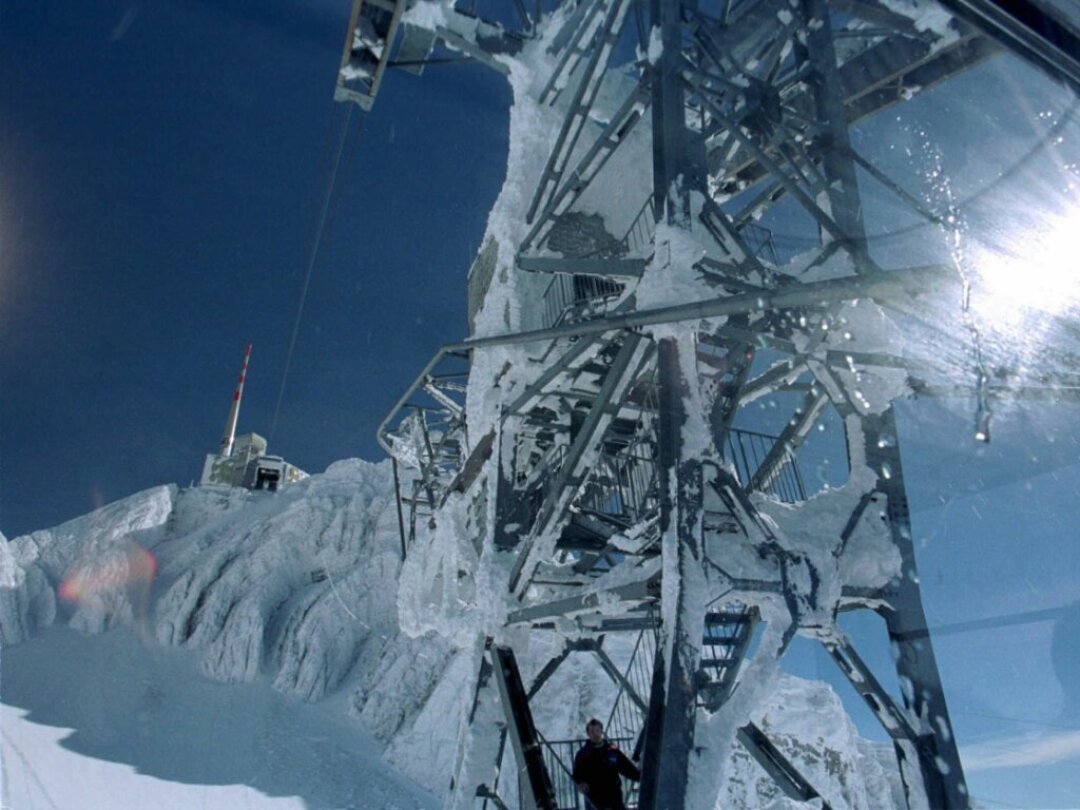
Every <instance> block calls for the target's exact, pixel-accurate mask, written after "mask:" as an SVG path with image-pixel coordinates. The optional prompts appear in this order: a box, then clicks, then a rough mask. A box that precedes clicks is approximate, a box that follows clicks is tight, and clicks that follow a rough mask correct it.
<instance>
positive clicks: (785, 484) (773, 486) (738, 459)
mask: <svg viewBox="0 0 1080 810" xmlns="http://www.w3.org/2000/svg"><path fill="white" fill-rule="evenodd" d="M776 442H777V437H776V436H770V435H768V434H766V433H757V432H755V431H752V430H740V429H735V428H732V429H731V430H729V431H728V436H727V441H726V442H725V447H724V455H725V456H726V457H727V459H728V460H729V461H730V462H731V463H732V464H734V465H735V472H736V474H737V475H738V478H739V482H740V483H741V484H742V485H743V486H748V485H749V484H750V481H751V480H752V479H753V477H754V473H756V472H757V471H758V468H759V467H761V463H762V462H763V461H764V460H765V457H766V456H767V455H768V454H769V451H770V450H772V448H773V446H774V445H775V444H776ZM765 492H767V493H769V494H770V495H774V496H775V497H777V498H779V499H780V500H781V501H784V502H785V503H798V502H799V501H805V500H806V488H805V487H804V486H803V480H802V476H801V475H800V474H799V466H798V464H797V463H796V460H795V454H794V453H792V452H791V451H790V450H788V451H785V452H784V460H783V461H782V462H781V464H780V468H779V470H778V472H777V473H776V475H775V476H773V479H772V482H771V483H770V484H769V485H768V486H767V487H766V488H765Z"/></svg>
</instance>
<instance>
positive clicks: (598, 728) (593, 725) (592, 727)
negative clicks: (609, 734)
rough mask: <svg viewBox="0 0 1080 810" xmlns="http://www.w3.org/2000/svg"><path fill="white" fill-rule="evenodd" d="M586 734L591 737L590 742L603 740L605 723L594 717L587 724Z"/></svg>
mask: <svg viewBox="0 0 1080 810" xmlns="http://www.w3.org/2000/svg"><path fill="white" fill-rule="evenodd" d="M585 736H586V737H588V738H589V742H594V743H598V742H603V741H604V724H603V723H601V722H600V721H599V720H597V719H596V718H595V717H594V718H593V719H592V720H590V721H589V722H588V723H586V724H585Z"/></svg>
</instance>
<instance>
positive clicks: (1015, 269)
mask: <svg viewBox="0 0 1080 810" xmlns="http://www.w3.org/2000/svg"><path fill="white" fill-rule="evenodd" d="M1006 240H1007V241H1005V243H1004V244H1002V245H1001V246H1000V247H996V248H993V249H991V248H986V249H984V250H981V251H979V252H978V254H977V255H976V257H975V262H974V270H975V274H976V277H975V279H973V282H974V283H973V288H974V289H973V294H972V307H974V308H975V309H976V310H978V311H981V312H982V313H983V314H984V315H986V316H988V317H990V318H992V319H994V320H996V321H999V322H1004V323H1005V324H1009V325H1017V324H1019V323H1020V322H1021V321H1023V319H1024V318H1025V316H1026V315H1027V314H1029V313H1031V312H1042V313H1046V314H1051V315H1060V314H1063V313H1065V312H1067V311H1068V310H1070V309H1072V308H1074V307H1076V306H1077V305H1080V209H1074V210H1071V211H1070V212H1069V213H1068V214H1067V215H1064V216H1063V215H1051V216H1049V217H1047V218H1045V219H1044V220H1042V222H1040V223H1038V224H1037V225H1034V226H1032V227H1026V228H1021V229H1018V230H1017V231H1015V232H1013V233H1012V234H1009V235H1008V236H1007V237H1006Z"/></svg>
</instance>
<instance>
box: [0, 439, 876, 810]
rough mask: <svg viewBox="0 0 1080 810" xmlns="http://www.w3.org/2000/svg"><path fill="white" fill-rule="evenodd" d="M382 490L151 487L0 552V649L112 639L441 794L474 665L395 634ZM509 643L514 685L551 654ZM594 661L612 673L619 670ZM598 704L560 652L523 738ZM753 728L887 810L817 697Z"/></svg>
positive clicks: (758, 779) (843, 799) (734, 785)
mask: <svg viewBox="0 0 1080 810" xmlns="http://www.w3.org/2000/svg"><path fill="white" fill-rule="evenodd" d="M392 492H393V489H392V485H391V479H390V471H389V467H388V465H387V464H385V463H384V464H379V465H373V464H368V463H366V462H362V461H357V460H350V461H343V462H339V463H337V464H335V465H333V466H332V467H330V469H328V470H327V471H326V472H325V473H323V474H321V475H315V476H312V477H311V478H310V479H308V480H306V481H304V482H302V483H300V484H297V485H294V486H292V487H289V488H287V489H285V490H282V491H281V492H280V493H277V494H275V495H271V494H267V493H252V492H248V491H246V490H241V489H229V488H218V487H203V488H197V489H188V490H179V489H177V488H176V487H172V486H166V487H157V488H154V489H150V490H146V491H145V492H141V493H138V494H136V495H133V496H131V497H129V498H126V499H124V500H121V501H118V502H116V503H114V504H110V505H108V506H106V507H103V508H101V509H99V510H97V511H95V512H92V513H90V514H89V515H86V516H83V517H81V518H77V519H75V520H72V521H70V522H68V523H65V524H63V525H61V526H58V527H56V528H54V529H49V530H46V531H38V532H34V533H32V534H29V535H24V536H22V537H17V538H15V539H13V540H11V541H2V540H0V633H2V639H3V643H4V644H5V646H10V645H14V644H16V643H18V642H20V641H23V640H26V639H28V638H29V637H31V636H32V635H33V634H34V633H35V632H36V631H38V630H40V629H42V628H44V627H46V626H47V625H49V624H52V623H54V622H63V623H67V624H69V625H71V626H72V627H74V628H75V629H77V630H79V631H80V632H83V633H86V634H96V633H101V632H104V631H106V630H108V629H109V628H112V627H114V626H117V625H126V626H131V627H134V628H135V629H136V630H137V631H138V632H139V633H140V634H141V635H142V636H143V638H144V640H146V641H147V642H148V643H153V642H155V641H156V643H160V644H165V645H172V646H178V647H182V648H186V649H189V650H191V651H192V653H193V654H195V655H197V656H199V657H200V662H201V667H202V670H203V672H204V673H205V674H206V675H208V676H210V677H212V678H215V679H218V680H222V681H232V682H243V681H252V680H254V679H255V678H256V677H260V676H262V677H267V676H268V677H270V678H271V679H272V682H273V684H274V686H275V688H277V689H278V690H279V691H281V692H283V693H285V694H289V695H292V696H295V697H297V698H300V699H303V700H307V701H316V700H320V699H322V698H327V697H330V696H334V695H337V696H340V697H342V698H344V701H343V704H344V705H345V706H346V707H347V710H348V711H349V712H350V714H351V715H352V716H353V717H354V718H355V719H356V720H357V721H359V722H361V723H363V724H364V726H366V727H367V728H368V729H369V730H370V731H372V732H373V733H374V734H375V735H376V736H378V737H379V738H380V739H381V740H382V741H384V742H385V743H386V744H387V748H386V756H387V758H388V759H389V760H390V761H391V762H392V763H393V764H394V765H395V766H397V767H398V768H399V769H400V770H402V771H403V772H404V773H405V774H406V775H408V776H410V777H411V778H412V779H414V780H415V781H416V782H418V783H420V784H421V785H423V786H425V787H427V788H429V789H430V790H432V791H434V792H435V793H436V794H437V795H446V793H447V792H448V790H449V785H450V776H451V774H452V773H453V772H454V767H455V756H456V752H457V749H458V741H459V736H460V733H461V730H462V728H463V726H464V723H465V719H466V713H467V711H468V709H469V707H470V706H471V702H472V690H473V687H474V683H475V678H476V667H477V666H478V662H479V653H480V651H479V649H477V648H476V647H475V645H464V646H460V647H459V646H455V644H454V643H453V641H452V640H450V639H448V638H447V637H446V636H440V635H436V634H427V635H421V636H419V637H415V638H414V637H410V636H409V635H407V634H406V633H404V632H402V630H401V629H400V623H399V619H398V597H399V594H398V589H399V577H400V574H401V563H400V560H399V558H398V549H399V539H398V531H397V525H396V520H397V517H396V514H395V508H394V504H393V500H392ZM517 641H518V642H519V643H516V644H515V646H516V647H517V649H518V651H519V663H520V665H521V668H522V672H523V675H524V676H525V678H526V680H531V678H532V677H534V676H535V675H536V673H537V672H538V671H539V669H540V668H541V667H542V666H543V664H544V663H545V662H546V661H547V660H548V659H549V658H550V657H551V656H552V655H554V654H555V653H557V652H558V650H559V649H561V645H562V644H563V643H564V640H563V639H562V638H561V637H560V636H559V635H558V634H557V633H553V632H546V633H540V632H534V633H533V634H532V635H531V636H529V637H527V638H521V639H518V640H517ZM613 643H614V642H613ZM609 652H610V654H611V656H612V658H613V659H614V660H615V661H616V662H617V663H618V664H619V665H620V666H622V665H623V662H624V659H625V658H627V657H628V655H629V651H628V650H621V649H619V647H618V646H617V645H616V646H614V647H611V648H609ZM615 690H616V688H615V686H614V684H613V683H612V682H611V681H610V680H609V679H608V678H607V677H606V676H605V675H603V673H602V672H600V671H599V670H598V669H597V667H596V666H595V662H594V661H593V660H592V658H591V657H590V656H588V655H582V654H574V655H572V656H571V657H570V658H569V659H568V660H567V661H566V663H565V664H564V665H563V666H562V667H561V668H560V669H559V670H558V671H557V672H556V673H555V675H554V676H553V677H552V678H551V679H550V680H549V681H548V682H547V683H546V684H545V686H544V687H543V689H541V690H540V692H539V693H538V695H537V698H536V701H535V703H534V710H535V712H536V721H537V724H538V726H539V727H540V728H542V729H543V730H544V733H545V736H546V737H547V738H548V739H572V738H575V737H578V736H580V730H581V727H582V725H583V723H584V720H585V719H586V718H588V717H590V716H600V717H606V716H607V712H608V711H609V710H610V707H611V705H612V702H613V700H614V697H615ZM823 714H824V715H828V716H830V717H831V716H833V715H835V719H836V722H829V723H822V722H821V719H820V718H821V716H822V715H823ZM754 719H755V721H756V722H758V723H759V725H761V726H762V727H763V728H768V729H769V730H770V732H775V737H774V738H775V739H776V740H777V744H778V745H781V746H782V747H783V748H784V750H785V753H787V754H788V755H789V756H791V757H792V759H793V760H795V761H796V762H798V763H799V764H800V767H802V768H804V772H805V773H806V775H807V777H808V778H809V779H810V780H811V782H812V783H813V784H815V786H816V787H818V789H819V790H820V791H822V793H823V795H826V796H827V798H828V799H829V801H830V802H831V803H832V805H833V807H836V808H843V807H851V808H870V807H874V808H884V807H890V806H893V801H892V798H891V797H892V791H893V790H894V789H895V787H896V786H895V781H896V780H895V776H894V775H892V774H891V773H890V770H889V766H888V765H886V766H882V765H881V764H880V762H879V756H880V755H881V752H879V751H878V750H877V747H876V746H872V745H871V744H869V743H867V742H866V741H865V740H862V739H860V738H859V737H858V735H857V734H856V733H855V730H854V729H853V728H852V727H851V725H850V723H849V722H848V721H847V719H846V717H845V716H844V714H843V712H842V710H841V706H840V703H839V700H838V699H837V697H836V695H835V694H833V692H832V691H831V690H830V689H829V687H827V686H825V685H823V684H817V683H811V682H806V681H800V680H798V679H795V678H791V677H788V676H782V675H781V676H779V678H778V679H777V682H776V686H775V688H773V689H772V691H771V693H770V697H769V698H768V700H767V701H765V703H764V704H763V705H762V707H761V708H760V709H759V711H758V712H757V713H756V714H755V716H754ZM811 720H813V722H811ZM811 727H812V728H813V729H814V730H813V731H811ZM823 727H827V728H828V729H829V732H828V734H827V736H826V737H821V736H820V734H821V729H822V728H823ZM890 755H891V754H890V752H889V751H888V750H885V756H886V758H887V757H888V756H890ZM511 760H512V757H507V761H506V763H505V767H506V768H507V773H506V774H504V779H505V780H506V781H505V782H504V784H513V781H512V780H513V778H514V775H513V763H512V761H511ZM893 770H895V769H894V768H893ZM727 773H728V774H729V778H728V780H727V788H726V793H725V794H723V796H722V800H723V806H725V807H764V806H775V807H784V806H786V805H785V804H784V803H783V802H785V801H787V800H786V799H782V797H781V798H778V797H775V796H774V795H773V792H775V788H774V787H773V786H772V785H771V784H770V783H769V780H768V779H766V778H765V777H764V774H763V772H761V771H760V769H759V768H758V766H757V764H756V763H754V762H753V761H752V760H750V759H749V758H748V756H747V755H746V754H745V752H742V750H741V749H738V748H737V749H736V750H735V751H734V752H733V753H732V754H731V756H730V758H729V764H728V766H727ZM770 791H772V792H770ZM508 792H509V793H510V794H511V798H513V797H512V794H513V791H508Z"/></svg>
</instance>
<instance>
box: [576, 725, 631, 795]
mask: <svg viewBox="0 0 1080 810" xmlns="http://www.w3.org/2000/svg"><path fill="white" fill-rule="evenodd" d="M619 774H622V775H623V776H625V777H626V778H627V779H633V780H634V781H635V782H636V781H637V780H639V779H640V778H641V772H640V771H639V770H638V769H637V768H636V767H634V763H633V762H631V761H630V760H629V759H627V758H626V755H625V754H624V753H623V752H622V751H620V750H619V747H618V746H617V745H615V744H614V743H610V742H608V741H607V740H604V741H603V742H602V743H600V744H599V745H594V744H593V743H591V742H587V743H585V745H583V746H581V749H580V750H579V751H578V752H577V755H576V756H575V757H574V781H575V782H577V783H578V784H581V783H584V784H586V785H588V786H589V790H588V792H587V793H586V794H585V795H586V796H588V798H589V801H590V802H592V803H593V805H595V806H596V808H597V810H624V808H625V807H626V805H625V804H623V797H622V785H621V784H620V783H619ZM586 806H588V805H586Z"/></svg>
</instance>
